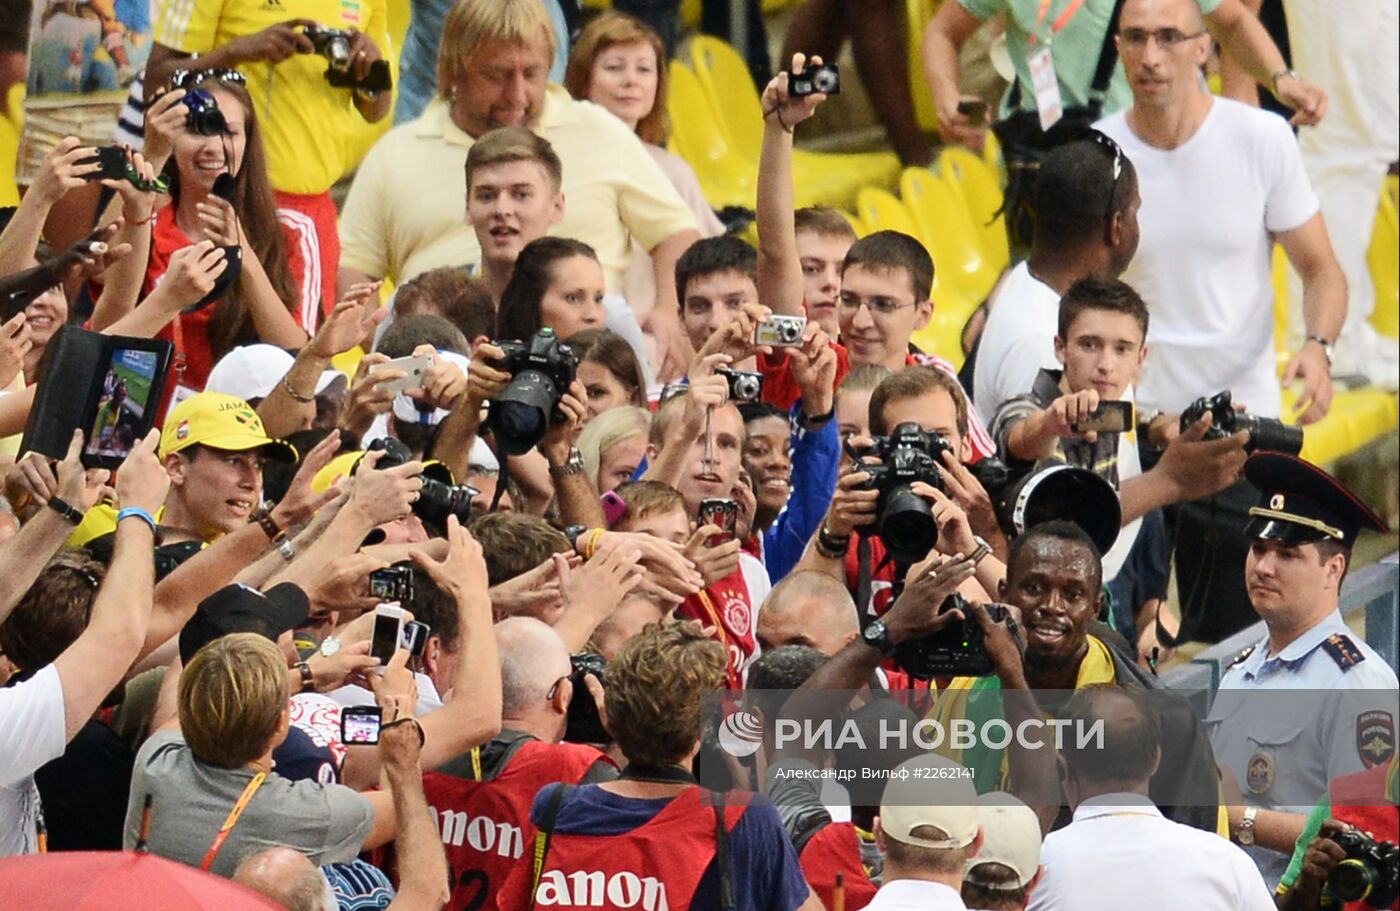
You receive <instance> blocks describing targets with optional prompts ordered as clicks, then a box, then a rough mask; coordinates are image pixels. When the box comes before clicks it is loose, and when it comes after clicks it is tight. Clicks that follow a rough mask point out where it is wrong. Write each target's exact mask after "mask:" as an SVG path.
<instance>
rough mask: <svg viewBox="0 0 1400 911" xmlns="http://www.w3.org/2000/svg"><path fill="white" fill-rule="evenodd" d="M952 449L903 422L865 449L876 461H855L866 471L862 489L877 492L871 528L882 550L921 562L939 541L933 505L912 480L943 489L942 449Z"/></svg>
mask: <svg viewBox="0 0 1400 911" xmlns="http://www.w3.org/2000/svg"><path fill="white" fill-rule="evenodd" d="M945 452H952V447H951V446H949V445H948V441H947V440H945V439H943V437H941V436H940V435H938V434H936V433H930V432H928V431H926V430H924V429H923V428H922V427H920V426H919V425H918V424H916V423H914V422H913V421H906V422H905V423H903V424H900V425H899V426H898V427H896V428H895V429H894V432H893V433H891V434H890V435H889V436H885V437H875V442H874V445H873V446H872V447H871V448H870V449H869V450H868V451H867V453H868V454H870V455H875V456H878V457H879V459H880V462H879V464H871V463H858V464H857V465H856V468H857V469H858V470H860V471H863V472H865V473H866V474H867V475H869V480H867V481H866V482H865V484H864V489H865V490H878V491H879V492H880V497H879V499H878V500H877V501H876V504H875V524H874V525H873V526H871V527H870V528H869V529H867V530H870V531H874V532H875V533H876V534H878V535H879V536H880V539H881V540H882V541H883V542H884V544H885V549H886V550H888V551H889V552H890V554H891V555H892V556H893V557H894V558H895V560H896V561H900V562H904V563H906V564H908V563H914V562H917V561H919V560H922V559H923V558H924V557H925V556H927V555H928V552H929V551H930V550H932V549H933V546H934V544H936V543H938V523H936V522H935V521H934V520H933V507H931V506H930V505H929V503H928V501H927V500H925V499H924V498H923V497H921V496H919V495H918V494H916V493H914V491H913V489H912V485H913V484H914V482H915V481H923V482H924V483H925V484H927V485H929V486H930V487H934V488H936V489H938V490H942V489H943V470H942V469H941V468H939V463H940V462H941V461H942V460H943V453H945Z"/></svg>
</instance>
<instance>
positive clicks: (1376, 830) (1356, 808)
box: [1331, 762, 1400, 911]
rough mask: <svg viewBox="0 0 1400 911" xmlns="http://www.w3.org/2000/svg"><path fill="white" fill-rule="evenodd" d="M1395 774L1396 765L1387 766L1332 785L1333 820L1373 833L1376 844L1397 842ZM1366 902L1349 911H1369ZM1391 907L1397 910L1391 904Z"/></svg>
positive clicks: (1398, 817) (1353, 905)
mask: <svg viewBox="0 0 1400 911" xmlns="http://www.w3.org/2000/svg"><path fill="white" fill-rule="evenodd" d="M1393 772H1394V764H1393V763H1389V762H1387V763H1385V764H1383V765H1378V766H1375V767H1373V768H1370V769H1367V770H1366V771H1364V772H1357V773H1356V774H1354V775H1346V776H1343V777H1341V778H1338V779H1337V780H1336V781H1334V782H1332V789H1331V791H1332V818H1333V819H1336V820H1338V821H1339V822H1344V823H1346V824H1347V825H1350V826H1354V827H1355V828H1358V829H1360V830H1361V831H1363V832H1369V833H1371V837H1372V838H1374V839H1376V841H1390V842H1393V841H1395V839H1396V837H1397V832H1400V807H1397V806H1396V805H1395V803H1394V801H1395V797H1396V795H1395V794H1394V793H1393V792H1387V785H1390V787H1391V788H1392V789H1393V787H1394V785H1393V784H1392V783H1391V782H1390V781H1389V778H1390V775H1391V774H1393ZM1370 907H1371V906H1370V905H1368V904H1366V903H1365V902H1347V903H1346V906H1345V908H1346V911H1368V909H1369V908H1370ZM1389 907H1390V908H1392V909H1394V908H1395V907H1396V903H1395V902H1391V903H1390V905H1389Z"/></svg>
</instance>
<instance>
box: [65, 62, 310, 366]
mask: <svg viewBox="0 0 1400 911" xmlns="http://www.w3.org/2000/svg"><path fill="white" fill-rule="evenodd" d="M176 78H177V80H179V82H180V85H178V86H177V87H176V88H174V90H173V91H170V92H167V93H165V94H164V95H162V96H161V97H160V98H158V99H157V100H156V101H155V103H154V104H152V106H151V109H150V111H149V112H148V114H147V115H146V146H145V156H146V159H147V160H148V161H150V162H151V164H152V166H153V167H155V168H156V169H158V170H159V169H162V168H163V169H164V173H165V175H166V177H167V178H168V180H169V182H170V191H169V192H170V202H169V204H168V205H166V206H164V207H162V208H159V209H157V210H156V211H155V212H154V213H153V215H152V217H151V235H150V254H149V259H148V261H147V266H146V275H145V281H144V285H143V289H142V291H143V295H144V294H149V293H150V292H151V291H152V290H153V289H154V288H155V286H156V283H157V282H158V281H160V279H161V277H162V276H163V275H164V274H165V272H166V269H167V268H168V266H169V263H170V257H171V254H173V253H174V252H175V251H176V250H179V249H182V248H184V247H188V246H190V245H191V244H196V243H199V242H200V241H205V240H208V241H212V242H213V243H215V244H217V245H219V246H222V247H238V248H239V249H240V251H241V260H242V265H241V269H240V271H239V274H238V275H237V277H236V278H234V279H233V280H232V282H231V283H230V284H229V285H228V287H227V288H226V289H224V290H223V293H222V295H220V296H218V297H217V299H215V300H213V301H211V302H209V303H208V304H207V305H204V306H198V305H197V306H196V307H193V308H189V309H187V310H186V311H184V312H182V313H180V314H179V315H177V316H176V317H175V319H173V320H172V321H171V322H170V323H169V324H168V325H167V326H166V327H165V328H164V329H163V330H161V332H160V333H159V335H158V336H157V337H158V338H163V339H166V340H168V341H170V342H172V343H173V344H174V345H175V367H174V376H175V382H176V384H177V385H179V386H183V387H186V388H187V389H189V390H192V391H198V390H200V389H202V388H203V387H204V383H205V381H206V380H207V379H208V377H209V371H210V370H211V369H212V368H213V366H214V363H215V362H216V361H218V359H219V358H221V357H222V356H223V355H224V354H226V353H228V351H229V350H230V349H232V348H234V347H236V346H238V345H241V344H247V343H250V342H258V341H261V342H267V343H268V344H272V345H277V346H278V347H282V348H297V347H300V346H302V345H304V344H306V341H307V338H308V332H311V331H314V330H315V328H316V322H317V320H316V317H317V307H318V305H319V303H320V301H319V289H320V287H321V280H320V276H318V275H310V274H307V269H306V265H305V264H306V263H307V262H308V259H310V260H311V261H315V260H314V257H312V258H308V257H304V256H302V251H303V250H307V249H311V248H312V247H313V246H314V244H315V238H314V235H313V234H312V233H310V232H311V230H312V229H311V228H310V227H309V226H308V225H307V224H305V222H306V219H304V218H303V217H301V216H298V215H296V214H295V213H286V214H285V215H280V214H279V211H278V209H277V205H276V202H275V200H274V197H273V195H272V185H271V183H269V181H268V177H267V159H266V153H265V151H264V148H263V144H262V139H261V136H260V134H259V130H258V122H257V117H256V115H255V114H254V112H253V105H252V100H251V99H250V98H249V96H248V92H247V90H246V89H245V88H244V79H243V75H242V74H241V73H238V72H236V71H233V70H201V71H197V72H194V73H190V74H187V75H183V76H181V75H179V74H177V77H176ZM211 101H212V103H213V105H214V106H215V108H216V110H214V111H213V112H212V114H211V113H210V111H209V107H210V102H211ZM192 109H193V110H202V111H203V116H202V117H192V116H191V111H192ZM213 115H218V116H213ZM220 118H221V119H222V129H220V128H219V126H220V122H219V121H220ZM192 125H194V126H196V127H197V128H198V130H199V131H198V132H196V130H195V129H192V128H191V127H192ZM215 290H216V291H217V290H219V288H218V286H216V289H215ZM123 315H124V313H123V312H120V311H119V310H118V309H117V308H116V307H112V306H109V307H103V306H101V305H99V306H98V308H97V309H96V310H95V311H94V313H93V321H92V326H93V328H95V329H102V328H105V327H106V326H109V325H111V324H112V323H113V322H115V321H116V320H117V319H119V318H120V317H121V316H123Z"/></svg>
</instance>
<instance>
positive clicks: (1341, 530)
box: [1206, 452, 1400, 886]
mask: <svg viewBox="0 0 1400 911" xmlns="http://www.w3.org/2000/svg"><path fill="white" fill-rule="evenodd" d="M1244 473H1245V477H1246V478H1248V479H1249V481H1250V483H1251V484H1253V485H1254V487H1255V488H1256V489H1258V490H1260V491H1261V492H1262V497H1261V500H1260V503H1259V505H1258V506H1255V507H1253V508H1252V509H1250V511H1249V514H1250V521H1249V524H1248V525H1246V526H1245V534H1246V535H1247V536H1248V538H1249V539H1250V546H1249V554H1248V556H1247V557H1246V559H1245V585H1246V587H1247V588H1248V592H1249V600H1250V602H1251V603H1252V604H1253V605H1254V609H1255V610H1256V611H1257V612H1258V613H1259V616H1260V617H1261V618H1263V620H1264V625H1265V626H1266V627H1267V628H1268V635H1267V636H1265V637H1264V638H1263V639H1261V640H1260V641H1259V642H1258V643H1256V644H1255V645H1253V646H1252V647H1250V648H1249V649H1247V650H1246V651H1245V652H1244V653H1242V654H1241V655H1240V656H1239V657H1238V658H1237V659H1235V661H1234V662H1233V663H1232V664H1231V665H1230V667H1229V668H1228V670H1227V671H1226V672H1225V675H1224V677H1223V679H1222V680H1221V682H1220V693H1219V694H1217V696H1216V699H1215V704H1214V705H1213V707H1212V708H1211V712H1210V715H1209V717H1208V718H1207V719H1206V730H1207V731H1208V732H1209V733H1210V737H1211V743H1212V745H1213V746H1214V748H1215V755H1216V756H1217V757H1218V759H1219V761H1220V764H1221V766H1222V768H1224V769H1225V770H1227V772H1229V773H1232V774H1233V775H1234V777H1235V780H1236V782H1237V783H1238V785H1239V787H1240V791H1241V792H1242V794H1243V797H1244V801H1243V804H1244V805H1243V806H1236V807H1233V808H1232V809H1231V813H1230V830H1231V835H1232V836H1233V837H1234V838H1235V839H1236V840H1237V841H1238V842H1239V843H1240V844H1241V845H1243V846H1244V847H1245V849H1246V850H1248V851H1249V852H1250V853H1251V854H1252V855H1253V856H1254V859H1255V861H1256V863H1258V864H1259V866H1260V870H1261V872H1262V873H1263V874H1264V878H1265V880H1266V881H1268V882H1269V884H1270V885H1271V886H1272V885H1274V884H1275V883H1277V881H1278V879H1279V877H1280V875H1281V874H1282V873H1283V870H1284V866H1285V865H1286V863H1287V861H1288V857H1289V853H1291V851H1292V846H1293V842H1294V841H1295V840H1296V839H1297V837H1298V835H1299V833H1300V832H1301V831H1302V827H1303V824H1304V822H1305V816H1304V815H1302V814H1306V813H1307V812H1308V811H1309V810H1310V809H1311V808H1312V806H1313V805H1314V804H1315V803H1316V802H1317V801H1318V799H1319V798H1320V797H1322V796H1323V794H1324V793H1326V789H1327V783H1328V782H1329V781H1331V780H1333V779H1335V778H1338V777H1340V776H1342V775H1346V774H1349V773H1352V772H1357V771H1361V770H1364V769H1367V768H1371V767H1374V766H1377V765H1382V764H1384V763H1387V762H1389V761H1390V759H1391V757H1392V756H1393V755H1394V754H1395V716H1396V712H1397V699H1398V698H1400V697H1397V694H1396V687H1397V684H1396V677H1395V672H1394V671H1393V670H1392V669H1391V668H1390V667H1389V666H1388V665H1387V664H1386V663H1385V659H1384V658H1382V657H1381V656H1380V654H1379V653H1377V652H1376V651H1375V650H1374V649H1373V648H1371V647H1370V646H1369V645H1367V644H1366V643H1365V642H1363V641H1361V640H1360V639H1359V638H1358V637H1357V636H1355V635H1354V634H1353V633H1352V632H1351V630H1350V629H1349V628H1348V627H1347V625H1346V623H1345V622H1344V621H1343V620H1342V615H1341V611H1340V610H1339V602H1340V590H1341V584H1342V579H1343V578H1344V577H1345V575H1346V571H1347V565H1348V563H1349V562H1350V559H1351V549H1352V545H1353V544H1355V542H1356V538H1357V535H1358V534H1359V533H1360V531H1361V529H1363V528H1369V529H1373V530H1375V531H1380V532H1385V531H1388V529H1387V528H1386V525H1385V523H1384V522H1382V521H1381V519H1380V518H1379V517H1377V516H1376V515H1375V513H1373V512H1372V511H1371V510H1370V509H1368V508H1367V507H1366V506H1365V505H1364V504H1362V503H1361V501H1360V500H1358V499H1357V498H1356V497H1355V496H1353V495H1352V493H1351V492H1350V491H1348V490H1347V489H1346V488H1345V487H1343V486H1342V485H1341V484H1339V483H1337V481H1336V480H1335V479H1334V478H1332V477H1331V476H1330V475H1328V474H1327V473H1325V472H1323V471H1322V470H1320V469H1318V468H1317V467H1316V466H1313V465H1310V464H1308V463H1307V462H1304V461H1303V460H1301V459H1298V458H1295V457H1293V456H1289V455H1284V454H1281V453H1263V452H1261V453H1256V454H1255V455H1253V456H1251V457H1250V458H1249V460H1248V461H1247V462H1245V468H1244Z"/></svg>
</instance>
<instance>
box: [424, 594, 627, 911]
mask: <svg viewBox="0 0 1400 911" xmlns="http://www.w3.org/2000/svg"><path fill="white" fill-rule="evenodd" d="M496 648H497V649H498V650H499V651H500V657H501V714H502V729H501V733H500V734H498V735H497V736H496V737H495V738H493V739H492V740H491V741H490V742H488V743H486V744H483V745H482V746H480V747H475V748H473V749H472V750H471V751H470V752H469V753H465V754H463V755H462V756H459V757H457V758H456V759H454V760H452V761H451V762H449V763H447V764H446V765H444V766H442V767H441V768H438V769H435V770H433V771H430V772H428V773H427V774H425V775H424V776H423V790H424V792H425V793H426V794H427V798H428V805H429V809H430V810H431V811H432V815H433V817H434V818H435V819H436V820H438V827H439V830H440V832H441V834H442V846H443V850H445V851H446V852H447V862H448V865H449V866H450V867H451V873H452V876H451V881H452V898H451V900H450V901H449V902H448V907H450V908H479V907H483V906H484V905H486V904H489V903H492V902H494V900H495V896H496V890H497V889H499V888H500V887H501V883H502V882H504V881H505V877H506V874H507V873H508V872H509V871H510V868H511V867H512V866H513V865H514V863H515V860H516V858H518V857H520V856H521V854H523V853H524V850H525V848H526V846H533V844H534V827H533V826H532V825H531V824H530V805H531V803H532V802H533V801H534V799H535V794H536V793H538V792H539V789H540V788H542V787H544V786H545V785H546V784H549V783H551V782H556V781H562V782H564V783H565V784H570V785H576V784H592V783H595V782H602V781H611V780H613V779H615V778H617V769H616V767H614V766H613V764H612V763H611V761H609V760H608V758H607V757H606V756H604V755H603V754H602V753H601V752H599V751H598V750H596V749H594V748H593V747H591V746H585V745H584V744H575V743H561V742H560V741H561V740H562V739H563V737H564V731H565V727H566V724H567V721H568V713H569V703H570V702H571V701H572V700H574V699H592V698H595V697H594V694H593V693H577V692H574V686H573V683H572V681H571V680H570V679H569V677H570V675H571V674H572V673H573V668H572V666H571V665H570V663H569V650H568V648H567V647H566V646H565V645H564V641H563V640H562V639H560V638H559V634H558V633H556V632H555V631H554V630H553V629H551V628H550V627H549V626H547V625H545V624H544V623H542V622H540V621H539V620H536V619H534V618H533V617H510V618H508V619H505V620H502V621H501V622H500V623H497V624H496ZM597 694H598V695H600V696H601V695H602V688H601V686H599V688H598V690H597Z"/></svg>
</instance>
